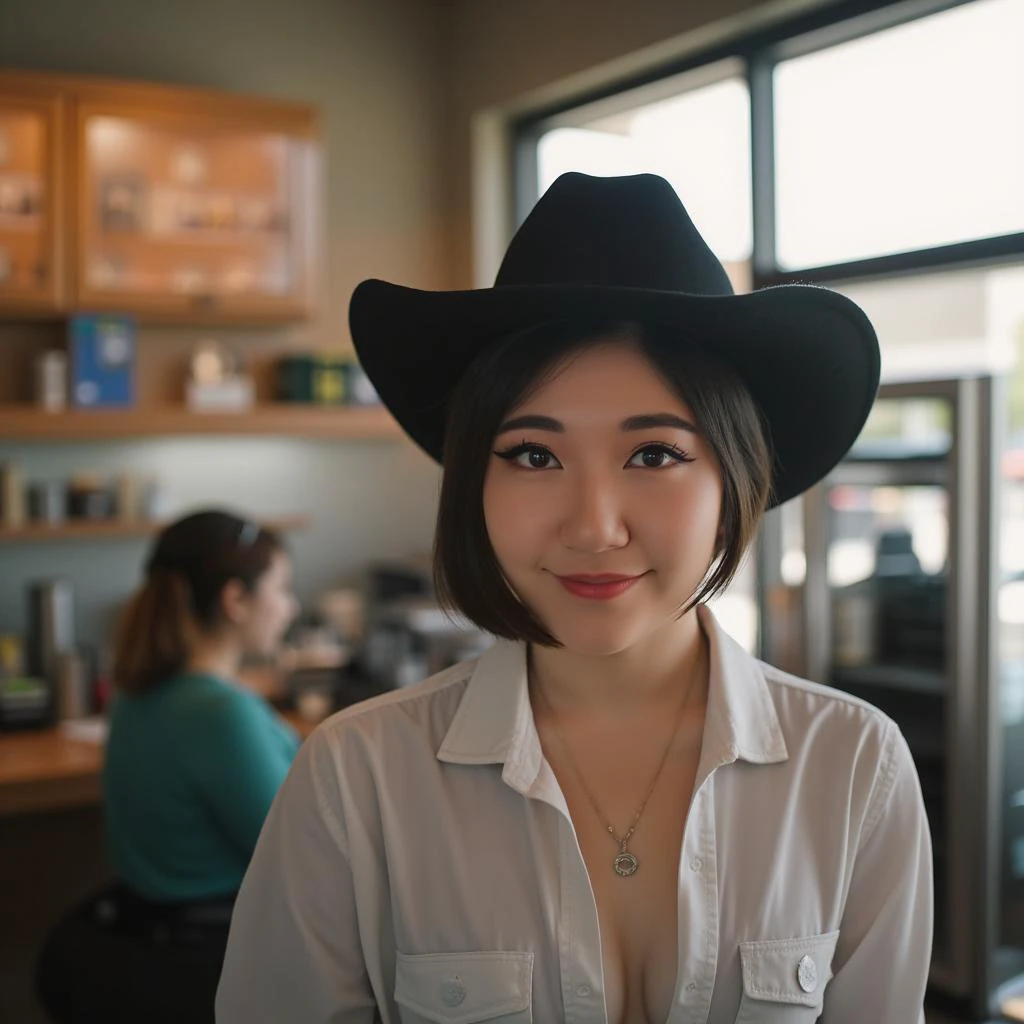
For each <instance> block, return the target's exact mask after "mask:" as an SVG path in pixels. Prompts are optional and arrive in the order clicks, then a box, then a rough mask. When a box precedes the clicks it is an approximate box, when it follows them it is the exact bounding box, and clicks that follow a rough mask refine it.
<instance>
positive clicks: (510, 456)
mask: <svg viewBox="0 0 1024 1024" xmlns="http://www.w3.org/2000/svg"><path fill="white" fill-rule="evenodd" d="M494 454H495V455H497V456H498V458H499V459H504V460H505V461H506V462H511V463H512V464H513V465H516V466H519V467H521V468H522V469H560V468H561V464H560V463H559V461H558V459H556V458H555V456H554V455H553V454H552V453H551V452H550V451H549V450H548V449H547V448H545V447H544V446H543V445H540V444H528V443H527V442H525V441H524V442H523V443H522V444H517V445H516V446H515V447H514V448H508V449H506V450H505V451H503V452H495V453H494Z"/></svg>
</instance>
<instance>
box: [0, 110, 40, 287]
mask: <svg viewBox="0 0 1024 1024" xmlns="http://www.w3.org/2000/svg"><path fill="white" fill-rule="evenodd" d="M45 179H46V122H45V120H44V118H43V116H42V115H41V114H34V113H30V112H21V111H10V110H8V111H4V110H0V290H3V291H6V290H12V291H18V292H29V291H36V290H38V289H39V288H41V287H43V286H44V285H45V283H46V278H47V266H46V262H47V261H46V222H45V204H46V201H47V199H46V192H45Z"/></svg>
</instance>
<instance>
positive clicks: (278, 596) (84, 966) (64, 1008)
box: [41, 511, 298, 1021]
mask: <svg viewBox="0 0 1024 1024" xmlns="http://www.w3.org/2000/svg"><path fill="white" fill-rule="evenodd" d="M295 612H296V601H295V598H294V596H293V594H292V591H291V566H290V561H289V558H288V556H287V554H286V552H285V550H284V547H283V545H282V543H281V541H280V539H279V538H278V537H277V536H276V535H275V534H274V533H272V532H270V531H269V530H266V529H261V528H260V527H259V526H257V525H256V524H255V523H252V522H250V521H248V520H246V519H242V518H239V517H238V516H235V515H231V514H229V513H227V512H220V511H203V512H197V513H195V514H193V515H189V516H187V517H185V518H184V519H181V520H179V521H178V522H176V523H174V524H172V525H171V526H169V527H167V528H166V529H165V530H164V531H163V532H162V533H161V534H160V536H159V538H158V539H157V541H156V544H155V546H154V548H153V551H152V553H151V555H150V557H149V560H148V562H147V564H146V571H145V581H144V583H143V585H142V587H141V588H140V589H139V591H138V592H137V593H136V594H135V595H134V597H133V598H132V599H131V601H130V602H129V604H128V605H127V607H126V609H125V612H124V614H123V616H122V619H121V621H120V623H119V628H118V632H117V638H116V649H115V656H114V680H115V684H116V686H117V688H118V691H119V692H118V695H117V697H116V698H115V702H114V706H113V710H112V713H111V722H110V736H109V741H108V745H107V754H106V762H105V765H104V770H103V806H104V815H105V821H106V829H107V838H108V849H109V855H110V860H111V863H112V865H113V868H114V874H115V877H116V878H117V880H118V885H117V886H115V887H114V888H113V889H111V890H109V891H107V892H105V893H104V894H102V895H101V896H100V897H99V898H98V899H93V900H90V901H89V902H88V903H87V904H86V906H85V907H84V908H82V910H81V911H80V912H79V913H77V914H76V915H73V917H72V918H71V919H70V920H69V922H68V923H66V924H65V925H64V926H62V927H61V928H59V929H58V930H57V932H56V933H55V934H54V937H53V939H52V940H51V943H50V946H49V948H48V950H47V952H46V954H44V957H43V960H42V966H41V974H42V988H43V993H44V1002H45V1003H46V1005H47V1006H48V1008H49V1009H50V1010H51V1013H53V1015H54V1016H55V1018H56V1019H58V1020H62V1021H63V1020H76V1021H77V1020H84V1019H89V1020H92V1019H96V1020H104V1021H108V1020H132V1021H140V1020H146V1021H156V1020H165V1019H166V1020H175V1021H183V1020H187V1021H201V1020H212V1019H213V997H214V992H215V989H216V983H217V977H218V974H219V970H220V963H221V960H222V958H223V952H224V944H225V942H226V938H227V925H228V921H229V919H230V914H231V907H232V904H233V902H234V897H235V894H236V893H237V891H238V887H239V885H240V884H241V881H242V877H243V875H244V873H245V869H246V866H247V865H248V862H249V858H250V856H251V855H252V851H253V848H254V847H255V845H256V839H257V837H258V835H259V832H260V829H261V828H262V827H263V821H264V818H265V817H266V814H267V811H268V809H269V808H270V804H271V802H272V800H273V798H274V795H275V793H276V792H277V789H278V787H279V786H280V784H281V782H282V781H283V780H284V777H285V775H286V774H287V772H288V768H289V766H290V765H291V762H292V759H293V758H294V756H295V754H296V752H297V750H298V739H297V737H296V735H295V733H294V732H293V731H292V729H291V728H290V727H289V726H288V725H287V724H285V723H284V722H282V721H281V720H280V719H279V718H278V716H277V715H275V714H274V712H273V711H272V710H271V709H270V708H269V706H267V704H266V703H265V702H264V701H263V700H262V699H261V698H260V697H258V696H257V695H256V694H255V693H252V692H251V691H248V690H246V689H244V688H243V687H242V686H240V685H239V684H238V682H237V679H238V675H239V670H240V667H241V663H242V660H243V659H244V658H245V657H246V656H249V655H268V654H271V653H272V652H273V651H274V650H275V649H276V648H277V647H278V645H279V643H280V641H281V638H282V636H283V635H284V632H285V630H286V629H287V628H288V625H289V624H290V623H291V621H292V619H293V618H294V615H295ZM112 972H116V977H112V976H111V975H112Z"/></svg>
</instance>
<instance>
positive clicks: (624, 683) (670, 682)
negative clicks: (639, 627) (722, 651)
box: [529, 611, 710, 714]
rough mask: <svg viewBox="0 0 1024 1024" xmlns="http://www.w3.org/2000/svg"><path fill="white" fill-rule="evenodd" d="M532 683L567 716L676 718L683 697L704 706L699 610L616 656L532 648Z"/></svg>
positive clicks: (705, 666) (705, 659)
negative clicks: (664, 714)
mask: <svg viewBox="0 0 1024 1024" xmlns="http://www.w3.org/2000/svg"><path fill="white" fill-rule="evenodd" d="M529 666H530V681H531V683H532V684H533V685H535V686H540V687H541V688H542V689H543V693H544V697H545V698H546V699H547V702H548V703H549V704H550V705H551V707H552V709H553V710H555V711H556V712H557V711H563V712H567V713H576V712H579V713H584V714H602V713H611V714H622V713H627V714H629V713H635V712H644V711H661V710H665V711H666V712H668V711H669V710H670V709H671V712H672V713H674V712H675V709H676V708H678V706H679V699H680V693H681V692H685V691H687V690H688V691H689V697H688V700H687V705H688V707H689V708H691V709H692V708H694V707H700V706H703V704H704V703H705V701H706V697H707V680H708V671H709V667H710V654H709V645H708V639H707V637H706V636H705V634H704V631H703V629H701V626H700V623H699V622H698V621H697V613H696V611H690V612H687V614H686V615H684V616H683V618H682V619H680V620H679V621H677V622H671V623H669V624H668V625H667V626H666V627H664V628H663V629H661V630H659V631H658V632H656V633H654V634H652V635H651V636H649V637H646V638H644V640H642V641H641V642H640V643H638V644H635V645H633V646H631V647H629V648H628V649H627V650H624V651H619V652H616V653H615V654H602V655H592V654H581V653H579V652H576V651H569V650H565V649H564V648H550V647H537V646H532V647H531V648H530V655H529Z"/></svg>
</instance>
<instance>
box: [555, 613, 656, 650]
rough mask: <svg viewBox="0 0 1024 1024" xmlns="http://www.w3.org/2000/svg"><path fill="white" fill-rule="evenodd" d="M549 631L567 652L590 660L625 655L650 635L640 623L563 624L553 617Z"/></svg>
mask: <svg viewBox="0 0 1024 1024" xmlns="http://www.w3.org/2000/svg"><path fill="white" fill-rule="evenodd" d="M548 631H549V632H550V633H551V635H552V636H554V637H555V638H556V639H557V640H558V641H559V642H560V643H561V645H562V647H563V648H564V649H565V650H567V651H572V652H573V654H579V655H583V656H585V657H588V658H606V657H609V656H610V655H613V654H621V653H622V652H623V651H625V650H628V649H629V648H630V647H632V646H633V645H634V644H636V643H639V642H640V641H641V640H643V639H644V637H646V636H647V635H648V633H649V632H650V631H649V630H647V629H643V628H641V627H640V624H639V623H620V624H617V625H614V626H613V625H611V624H609V623H607V622H606V623H601V622H600V621H598V622H589V623H580V622H565V621H562V622H559V621H557V617H553V618H552V620H551V625H550V626H549V627H548Z"/></svg>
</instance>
